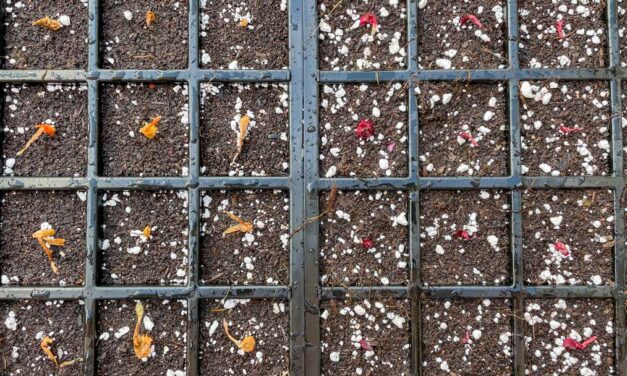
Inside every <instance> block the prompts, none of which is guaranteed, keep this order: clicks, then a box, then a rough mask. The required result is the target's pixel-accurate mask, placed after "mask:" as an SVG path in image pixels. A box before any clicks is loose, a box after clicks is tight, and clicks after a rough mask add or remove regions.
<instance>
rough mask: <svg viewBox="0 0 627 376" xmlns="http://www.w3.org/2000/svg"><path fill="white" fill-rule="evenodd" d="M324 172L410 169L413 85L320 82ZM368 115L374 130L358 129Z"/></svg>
mask: <svg viewBox="0 0 627 376" xmlns="http://www.w3.org/2000/svg"><path fill="white" fill-rule="evenodd" d="M320 92H321V93H320V96H321V98H320V99H321V102H320V107H321V108H320V144H319V145H320V150H319V153H320V157H319V158H320V175H321V176H326V177H334V176H338V177H340V176H341V177H347V176H351V177H357V176H358V177H363V178H375V177H382V176H393V177H401V176H407V175H408V159H409V158H408V156H407V142H408V141H407V136H408V134H407V86H406V85H402V84H401V83H399V82H396V83H391V84H382V85H375V84H371V85H366V84H362V85H343V84H339V85H324V86H323V87H321V88H320ZM362 121H370V122H371V123H372V126H373V128H374V130H373V131H372V132H371V133H370V134H368V133H366V134H363V133H360V132H359V131H358V129H361V128H358V126H359V125H360V124H361V123H362Z"/></svg>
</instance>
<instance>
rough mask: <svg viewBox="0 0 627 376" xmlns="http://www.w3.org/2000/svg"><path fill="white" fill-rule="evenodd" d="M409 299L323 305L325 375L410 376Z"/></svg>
mask: <svg viewBox="0 0 627 376" xmlns="http://www.w3.org/2000/svg"><path fill="white" fill-rule="evenodd" d="M410 306H411V305H410V303H409V301H408V300H393V299H383V300H379V299H369V300H357V301H344V300H330V301H326V302H323V303H322V304H321V307H320V308H321V310H322V313H321V315H320V316H321V318H322V320H321V321H320V327H321V328H320V330H321V334H320V340H321V351H322V353H321V367H322V375H323V376H333V375H397V376H409V375H411V370H410V364H411V363H410V343H411V338H410V333H411V322H410V316H411V308H410Z"/></svg>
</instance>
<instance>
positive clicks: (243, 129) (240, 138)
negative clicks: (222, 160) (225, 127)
mask: <svg viewBox="0 0 627 376" xmlns="http://www.w3.org/2000/svg"><path fill="white" fill-rule="evenodd" d="M249 125H250V117H249V116H248V115H244V116H242V118H241V119H239V132H238V133H237V152H236V153H235V156H234V157H233V161H231V163H235V160H236V159H237V157H239V155H240V154H241V153H242V148H243V147H244V139H245V138H246V136H247V135H248V126H249Z"/></svg>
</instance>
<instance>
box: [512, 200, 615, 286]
mask: <svg viewBox="0 0 627 376" xmlns="http://www.w3.org/2000/svg"><path fill="white" fill-rule="evenodd" d="M612 206H613V203H612V192H611V191H604V190H587V191H583V190H562V191H558V190H548V191H544V190H543V191H526V192H525V193H524V195H523V212H522V215H523V260H524V263H525V265H524V273H525V280H526V281H527V282H529V283H532V284H550V285H555V284H560V285H562V284H569V285H601V284H602V285H612V284H613V281H614V273H613V265H614V262H613V257H614V256H613V254H614V252H613V248H614V241H613V237H612V236H613V233H614V222H613V220H614V213H613V209H612ZM560 221H561V222H560ZM558 241H559V242H561V243H562V244H563V245H565V246H566V248H567V249H568V251H563V252H560V251H559V249H560V248H561V247H560V245H557V247H556V243H557V242H558ZM556 248H557V249H556Z"/></svg>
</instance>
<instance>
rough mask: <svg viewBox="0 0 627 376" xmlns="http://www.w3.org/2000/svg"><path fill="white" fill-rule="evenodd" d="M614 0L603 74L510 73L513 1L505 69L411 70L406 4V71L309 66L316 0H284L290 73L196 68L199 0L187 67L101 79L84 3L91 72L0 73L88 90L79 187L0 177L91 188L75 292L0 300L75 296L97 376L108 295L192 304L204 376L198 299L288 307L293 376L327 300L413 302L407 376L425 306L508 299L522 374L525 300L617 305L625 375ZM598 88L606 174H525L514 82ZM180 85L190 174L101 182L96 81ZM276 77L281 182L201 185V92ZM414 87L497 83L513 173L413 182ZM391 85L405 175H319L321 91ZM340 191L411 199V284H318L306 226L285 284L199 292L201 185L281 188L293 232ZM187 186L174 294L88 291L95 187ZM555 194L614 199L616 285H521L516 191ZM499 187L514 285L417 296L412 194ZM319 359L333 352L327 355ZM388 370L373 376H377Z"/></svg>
mask: <svg viewBox="0 0 627 376" xmlns="http://www.w3.org/2000/svg"><path fill="white" fill-rule="evenodd" d="M617 1H618V0H607V5H606V6H607V9H606V10H607V21H608V30H607V36H608V45H607V48H606V51H607V55H608V57H609V65H608V68H600V69H527V68H521V66H520V64H519V45H518V43H519V29H518V3H519V1H517V0H508V1H507V10H506V18H507V33H508V39H507V55H508V60H509V63H510V64H509V67H508V68H506V69H493V70H463V71H460V70H449V71H444V70H421V69H419V67H418V61H417V53H418V52H417V46H418V45H417V41H418V40H419V39H420V35H417V12H418V1H417V0H407V9H408V14H407V25H408V28H407V40H408V43H407V46H406V49H407V56H408V59H407V67H408V69H407V70H402V71H380V72H379V71H320V70H319V68H318V66H319V64H318V63H319V57H318V28H319V21H318V9H317V2H316V0H304V1H302V2H300V1H294V0H289V5H288V9H289V21H288V25H289V51H290V53H289V69H287V70H276V71H257V70H232V71H231V70H208V69H201V68H200V66H199V65H200V64H199V49H200V48H199V31H200V30H199V22H200V21H199V1H197V0H190V1H189V45H188V48H189V59H188V60H189V66H188V69H183V70H175V71H160V70H143V71H140V70H103V69H101V68H100V66H101V64H100V62H99V59H100V54H99V46H100V43H102V41H101V40H100V37H99V35H100V22H101V21H100V4H99V3H100V1H99V0H89V47H88V68H87V70H86V71H62V70H59V71H20V70H2V71H0V82H3V83H26V82H77V83H86V84H87V86H88V113H89V131H88V140H89V142H88V167H87V175H86V176H85V177H81V178H19V177H15V178H13V177H1V178H0V189H1V190H7V191H8V190H10V191H19V190H72V191H74V190H86V191H87V234H86V240H87V248H86V250H85V252H86V253H85V257H86V262H85V276H86V279H85V284H84V286H83V287H54V288H53V287H14V286H2V287H0V300H22V299H35V300H53V299H62V300H63V299H67V300H73V299H81V300H84V302H85V305H84V308H85V317H86V324H85V325H86V327H85V334H86V336H85V343H84V357H83V358H84V360H83V362H84V374H85V375H95V374H96V368H95V346H96V340H97V338H96V321H97V317H96V306H97V301H98V300H103V299H113V300H116V299H129V298H130V299H133V298H160V299H185V300H187V304H188V335H187V374H189V375H200V374H202V373H201V371H200V370H199V361H198V349H199V333H200V330H204V329H205V328H203V327H202V326H201V323H200V321H199V316H200V314H199V309H200V302H201V301H202V300H204V299H222V298H225V297H227V296H228V297H229V298H234V299H239V298H241V299H275V300H284V301H286V302H289V313H290V319H289V320H290V321H289V322H290V328H289V330H290V333H289V334H290V341H291V343H290V374H292V375H320V374H321V356H322V355H321V317H320V315H321V304H322V303H323V302H326V301H329V300H347V299H348V300H350V299H360V298H361V299H363V298H370V297H387V298H391V299H399V300H409V301H410V302H411V320H410V327H411V359H410V362H411V372H412V374H414V375H421V374H423V372H422V370H421V367H422V361H421V359H422V341H421V334H422V331H421V325H420V323H421V305H422V303H424V302H425V301H426V300H429V299H468V298H506V299H511V300H512V302H513V308H512V309H513V315H512V318H511V322H512V325H511V326H512V332H513V335H512V337H511V338H512V348H513V350H512V352H513V374H514V375H517V376H522V375H524V374H525V343H524V333H523V327H524V325H523V321H524V319H523V310H524V302H525V300H527V299H531V298H534V299H535V298H538V299H543V298H607V299H612V300H613V301H614V307H615V316H614V317H615V320H614V329H615V330H614V333H615V349H616V351H615V370H616V374H619V375H627V363H626V362H625V348H624V345H625V297H626V294H625V258H624V233H623V229H624V219H623V214H622V213H623V208H622V206H621V197H622V195H623V190H624V185H625V182H624V179H623V153H622V150H623V139H622V138H623V137H622V125H621V117H622V115H621V114H622V103H621V80H622V79H623V78H625V77H627V71H626V70H625V69H624V68H622V67H621V65H620V58H619V35H618V20H617V17H618V15H617V9H618V5H617ZM546 79H564V80H598V81H605V82H608V83H609V87H610V93H611V97H610V102H611V114H612V119H611V137H612V142H611V150H612V153H611V174H610V175H607V176H595V177H574V176H573V177H533V176H523V174H522V172H521V129H520V127H521V126H520V122H519V118H520V104H519V83H520V82H521V81H525V80H546ZM133 81H138V82H185V83H187V85H188V88H189V115H190V116H189V129H190V133H189V176H188V177H180V178H177V177H169V178H141V177H131V178H110V177H103V176H100V171H101V166H100V161H99V156H100V148H101V146H102V145H101V141H100V140H99V129H100V124H99V123H100V119H99V115H98V109H99V101H100V98H99V89H98V88H99V85H100V84H101V83H103V82H133ZM209 81H212V82H225V83H228V82H285V83H289V94H290V96H289V106H290V112H289V114H290V115H289V122H290V128H289V138H290V140H289V145H290V174H289V176H287V177H242V178H240V177H203V176H201V172H200V155H201V154H200V146H199V127H200V115H199V112H200V101H201V98H200V85H201V83H203V82H209ZM418 81H460V82H467V81H470V82H495V81H498V82H502V83H506V85H505V86H506V88H507V89H508V90H507V93H508V94H507V95H508V119H509V131H510V132H509V134H510V137H509V163H508V164H509V171H510V172H511V174H510V175H509V176H504V177H485V178H480V177H476V178H475V177H467V178H466V177H450V178H426V177H422V176H421V175H420V171H419V160H418V156H419V155H420V153H419V150H418V129H419V127H420V117H419V114H418V108H417V98H416V94H415V91H414V85H415V83H416V82H418ZM390 82H401V83H405V84H407V86H406V87H405V88H404V89H403V90H406V91H407V98H408V109H407V115H408V119H407V121H408V124H409V132H408V159H409V163H408V167H409V174H408V176H407V177H398V178H325V177H321V176H320V174H319V144H320V133H319V126H320V124H319V121H318V119H319V105H320V94H319V87H320V85H323V84H332V83H371V84H381V85H385V84H388V83H390ZM332 187H337V188H339V189H340V190H387V191H404V192H406V193H407V194H408V202H407V206H408V217H409V218H408V219H409V245H410V273H409V275H410V283H409V285H408V286H406V285H397V286H394V285H392V286H380V287H369V286H363V287H346V286H334V287H326V286H325V287H323V286H322V285H321V282H320V264H319V261H318V260H319V256H320V231H319V227H320V226H319V224H318V223H317V222H313V223H309V222H307V223H306V225H304V229H303V230H302V231H300V232H297V233H295V235H294V236H293V237H292V238H291V241H290V247H289V249H290V271H289V285H279V286H271V285H268V286H242V285H236V286H201V285H200V282H199V230H200V211H201V202H200V201H201V198H200V194H201V192H202V191H203V190H205V189H215V188H218V189H252V188H259V189H263V188H266V189H271V188H277V189H283V190H286V191H288V192H289V199H290V200H289V202H290V204H289V205H290V207H289V209H290V220H289V224H290V228H291V229H297V228H299V227H301V226H303V224H304V223H305V222H306V219H307V218H311V217H315V216H316V215H318V214H319V212H320V208H319V205H320V202H319V197H320V196H319V195H320V193H324V192H326V191H329V190H330V189H332ZM163 188H168V189H178V190H187V192H188V197H189V224H188V225H189V238H188V248H189V265H188V266H189V272H188V274H187V284H186V285H184V286H180V287H148V286H146V287H141V286H140V287H106V286H100V285H98V283H97V271H98V270H99V259H98V257H97V254H98V229H99V226H100V220H101V213H100V212H99V211H100V210H101V209H100V207H99V205H98V193H99V192H101V191H104V190H122V189H124V190H156V189H163ZM529 188H533V189H550V188H562V189H564V188H566V189H568V188H607V189H611V190H613V192H614V212H615V220H614V226H615V228H614V239H615V245H614V278H615V279H614V280H615V284H614V285H612V286H601V287H586V286H528V285H527V284H526V283H525V281H524V279H523V258H522V255H523V245H522V213H521V209H522V198H521V196H522V191H523V190H525V189H529ZM434 189H438V190H479V189H501V190H504V191H510V192H511V218H510V227H511V232H510V239H511V241H510V243H511V245H510V247H511V255H512V257H511V273H512V274H511V275H512V283H511V285H506V286H494V287H490V286H441V287H424V286H422V285H421V283H420V280H421V279H420V260H421V257H420V254H421V253H420V227H419V218H420V214H421V213H420V209H419V204H418V203H419V198H420V196H421V193H422V192H425V191H428V190H434ZM325 356H328V355H325ZM383 374H385V373H381V375H383Z"/></svg>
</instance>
